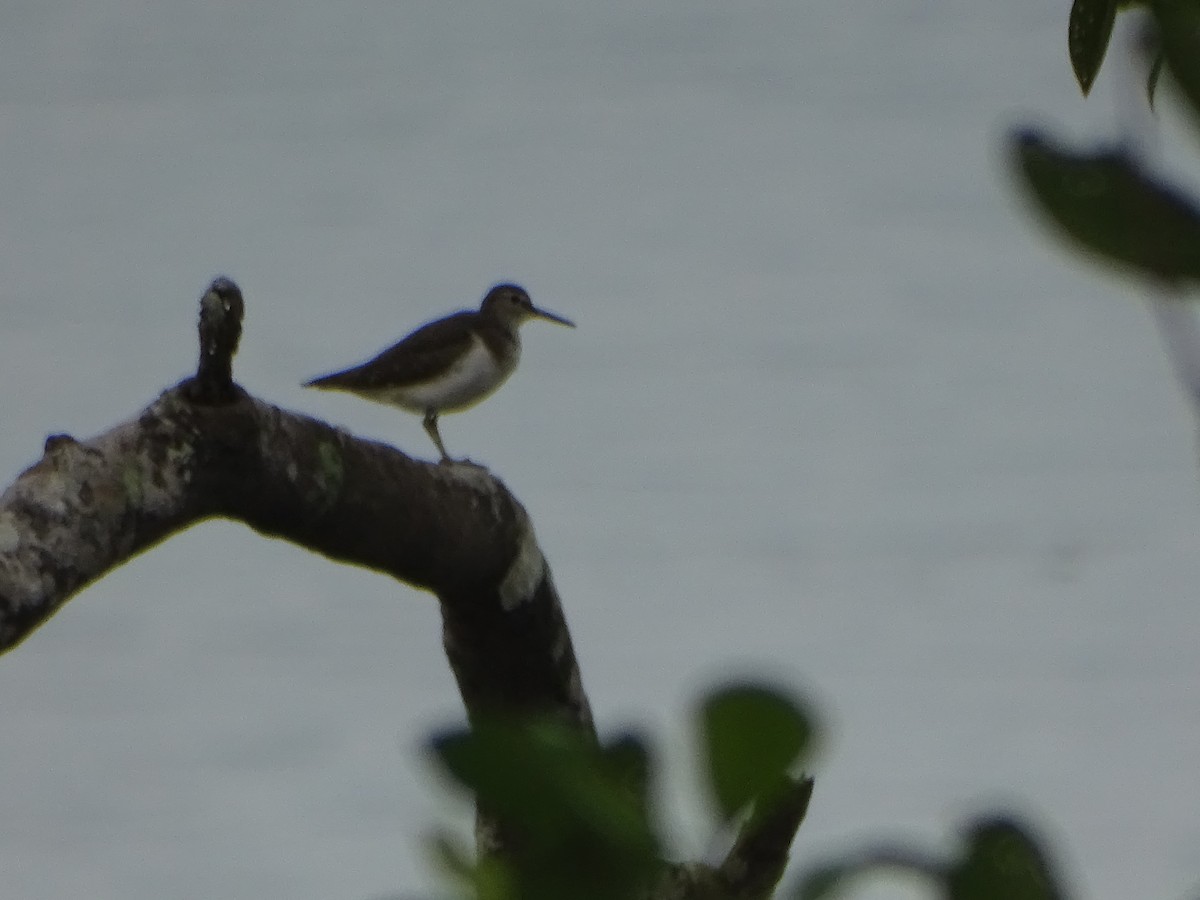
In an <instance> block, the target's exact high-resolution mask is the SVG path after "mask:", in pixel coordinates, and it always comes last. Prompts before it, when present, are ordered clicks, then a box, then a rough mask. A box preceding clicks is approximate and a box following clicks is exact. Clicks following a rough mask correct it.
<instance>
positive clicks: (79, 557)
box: [0, 279, 593, 732]
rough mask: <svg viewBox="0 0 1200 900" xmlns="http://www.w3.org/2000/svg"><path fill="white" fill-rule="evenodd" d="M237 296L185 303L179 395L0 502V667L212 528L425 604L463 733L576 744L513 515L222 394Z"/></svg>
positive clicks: (529, 555) (546, 573)
mask: <svg viewBox="0 0 1200 900" xmlns="http://www.w3.org/2000/svg"><path fill="white" fill-rule="evenodd" d="M241 311H242V300H241V293H240V291H238V289H237V286H236V285H234V284H233V282H231V281H228V280H227V279H217V281H215V282H213V285H212V286H211V287H210V289H209V290H208V291H207V292H206V293H205V295H204V297H203V298H202V300H201V320H200V337H201V345H202V346H201V354H200V365H199V369H198V372H197V375H196V377H195V378H192V379H188V380H187V381H185V382H183V383H182V384H180V385H178V386H176V387H175V388H173V389H171V390H168V391H166V392H165V393H163V394H162V395H161V396H160V397H159V398H158V399H157V400H156V401H154V402H153V403H152V404H151V405H150V406H149V407H147V408H146V409H145V410H143V411H142V412H141V413H140V414H139V415H138V416H137V418H135V419H133V420H131V421H128V422H125V423H122V424H120V425H117V426H115V427H114V428H112V429H110V430H109V431H107V432H105V433H103V434H101V435H98V436H97V437H95V438H93V439H91V440H88V441H83V442H81V441H77V440H75V439H74V438H71V437H68V436H65V435H56V436H53V437H51V438H49V439H47V441H46V448H45V454H44V456H43V457H42V459H41V460H40V461H39V462H37V463H36V464H35V465H34V466H33V467H32V468H30V469H29V470H27V471H26V472H24V473H23V474H22V475H20V476H19V477H18V478H17V480H16V482H15V483H13V484H12V485H11V486H10V487H9V488H8V490H6V491H5V492H4V494H3V495H2V496H0V652H3V651H6V650H9V649H11V648H12V647H14V646H15V645H16V644H17V643H19V642H20V641H22V640H23V639H24V638H26V637H27V636H28V635H29V634H30V633H31V632H32V631H33V630H34V629H36V628H37V626H38V625H40V624H41V623H42V622H43V621H45V620H46V619H47V618H48V617H49V616H50V615H52V614H53V613H54V612H55V611H56V610H58V609H59V608H60V607H61V606H62V604H63V603H65V602H66V601H67V600H68V599H70V598H71V597H72V596H74V595H75V594H76V593H77V592H79V591H80V590H81V589H82V588H83V587H85V586H86V585H87V584H89V583H90V582H92V581H94V580H96V579H98V578H100V577H102V576H103V575H104V574H105V573H106V572H108V571H109V570H110V569H112V568H114V567H116V566H118V565H120V564H121V563H122V562H124V561H125V560H126V559H128V558H130V557H131V556H134V555H135V554H137V553H140V552H142V551H143V550H146V549H148V548H149V547H152V546H153V545H154V544H156V543H157V542H159V541H161V540H163V539H164V538H166V537H169V536H170V535H172V534H174V533H175V532H177V531H180V530H182V529H184V528H186V527H188V526H190V525H192V524H194V523H195V522H198V521H201V520H203V519H207V518H211V517H214V516H223V517H226V518H231V519H236V520H239V521H242V522H245V523H246V524H248V525H249V526H250V527H252V528H254V529H255V530H257V531H259V532H261V533H263V534H267V535H270V536H273V537H280V538H284V539H286V540H289V541H291V542H293V543H296V544H299V545H301V546H304V547H307V548H309V549H310V550H313V551H315V552H318V553H322V554H324V555H326V556H329V557H332V558H334V559H337V560H340V561H343V562H349V563H354V564H357V565H361V566H366V567H368V568H371V569H376V570H378V571H380V572H385V573H387V574H389V575H391V576H392V577H394V578H397V579H399V580H401V581H404V582H406V583H408V584H412V585H415V586H417V587H420V588H425V589H427V590H430V591H432V592H433V593H435V594H436V595H437V597H438V600H439V601H440V604H441V609H442V614H443V622H444V626H445V630H444V642H445V646H446V651H447V655H448V657H449V659H450V664H451V666H452V667H453V669H454V674H455V678H456V679H457V681H458V684H459V688H460V690H461V692H462V696H463V701H464V703H465V705H466V708H467V712H468V715H469V716H470V717H471V718H472V719H474V718H476V717H478V716H479V715H481V714H494V713H497V712H507V711H520V712H531V713H541V714H545V713H553V714H557V715H562V716H564V717H565V718H566V719H567V720H568V721H571V722H574V723H576V724H578V725H579V726H581V727H583V728H584V729H585V730H587V731H589V732H592V731H593V725H592V718H591V712H590V710H589V707H588V702H587V698H586V696H585V694H584V692H583V687H582V684H581V681H580V675H579V669H578V665H577V662H576V659H575V654H574V650H573V648H572V646H571V639H570V634H569V632H568V630H567V626H566V621H565V619H564V616H563V613H562V608H561V605H560V602H559V597H558V594H557V591H556V590H555V587H554V582H553V580H552V578H551V574H550V569H549V566H548V565H547V564H546V561H545V559H544V557H543V556H542V552H541V550H540V549H539V547H538V545H537V539H536V537H535V535H534V532H533V526H532V524H531V523H530V521H529V517H528V516H527V515H526V513H525V510H524V509H523V508H522V507H521V505H520V504H519V503H518V502H517V501H516V499H515V498H514V497H513V496H512V495H511V494H510V493H509V492H508V490H507V489H506V488H505V487H504V485H503V484H502V483H501V482H500V481H499V480H497V479H496V478H494V477H493V476H492V475H491V474H490V473H489V472H488V471H487V470H486V469H484V468H482V467H480V466H476V465H473V464H471V463H451V464H438V465H434V464H429V463H424V462H420V461H417V460H413V459H410V458H409V457H407V456H405V455H404V454H403V453H400V452H399V451H397V450H395V449H394V448H392V447H389V446H387V445H384V444H379V443H374V442H370V441H364V440H359V439H357V438H354V437H352V436H351V435H349V434H347V433H346V432H344V431H340V430H338V429H336V428H333V427H331V426H329V425H326V424H324V423H323V422H320V421H317V420H314V419H311V418H309V417H307V416H302V415H298V414H295V413H290V412H287V411H285V410H282V409H279V408H277V407H275V406H272V405H270V404H268V403H265V402H263V401H261V400H257V399H255V398H253V397H251V396H249V395H248V394H246V393H245V392H244V391H242V390H241V389H240V388H238V387H237V386H236V385H235V384H233V382H232V380H231V378H230V372H231V369H230V365H231V364H230V360H231V358H232V355H233V351H234V350H235V349H236V346H237V341H238V336H239V334H240V322H241Z"/></svg>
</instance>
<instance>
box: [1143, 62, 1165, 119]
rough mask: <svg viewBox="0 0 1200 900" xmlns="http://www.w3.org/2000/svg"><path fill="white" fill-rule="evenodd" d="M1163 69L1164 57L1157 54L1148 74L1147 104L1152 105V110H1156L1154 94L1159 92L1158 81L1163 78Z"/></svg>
mask: <svg viewBox="0 0 1200 900" xmlns="http://www.w3.org/2000/svg"><path fill="white" fill-rule="evenodd" d="M1162 68H1163V56H1162V53H1157V54H1155V56H1154V59H1153V61H1152V62H1151V63H1150V69H1149V71H1148V72H1147V73H1146V102H1147V103H1149V104H1150V108H1151V109H1154V94H1155V92H1156V91H1157V90H1158V80H1159V78H1161V77H1162Z"/></svg>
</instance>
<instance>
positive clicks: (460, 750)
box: [432, 721, 660, 900]
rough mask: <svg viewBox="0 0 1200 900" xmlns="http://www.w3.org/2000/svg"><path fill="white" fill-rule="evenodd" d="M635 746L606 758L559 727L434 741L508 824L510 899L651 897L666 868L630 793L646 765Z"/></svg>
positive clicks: (486, 726)
mask: <svg viewBox="0 0 1200 900" xmlns="http://www.w3.org/2000/svg"><path fill="white" fill-rule="evenodd" d="M635 744H636V741H635V739H633V738H626V739H624V740H623V741H622V742H621V743H620V745H619V750H609V751H602V750H601V749H600V748H599V747H597V746H596V744H595V743H594V742H593V741H592V740H591V739H590V738H589V737H588V736H586V735H584V734H582V733H581V732H579V731H578V730H577V729H574V728H571V727H569V726H566V725H564V724H562V723H559V722H553V721H533V722H512V721H492V722H481V723H477V724H476V725H475V727H474V728H473V729H472V730H470V731H455V732H450V733H447V734H444V735H442V736H440V737H438V738H435V739H434V741H433V743H432V749H433V752H434V753H435V755H436V756H437V757H438V759H439V760H440V762H441V763H442V765H443V766H445V768H446V770H447V771H448V772H449V773H450V774H451V775H452V776H453V777H454V778H455V779H456V780H457V781H458V782H459V783H461V784H462V785H464V786H465V787H467V788H469V789H470V790H472V791H473V792H474V793H475V795H476V799H477V801H478V803H479V806H480V808H482V809H484V810H486V811H487V813H488V815H489V816H492V817H495V818H496V819H497V820H498V821H499V822H500V823H501V826H502V829H503V834H504V838H505V846H504V849H503V861H504V863H505V870H506V872H507V877H508V879H509V881H510V882H511V884H513V885H515V887H514V888H513V891H512V896H513V897H520V898H521V900H540V898H559V897H563V896H571V897H577V898H581V900H601V898H603V900H612V898H624V897H632V896H634V895H635V894H636V893H637V891H639V890H642V889H644V888H645V887H646V885H647V884H648V883H649V882H650V880H651V879H652V878H653V877H654V875H655V874H656V873H657V871H658V867H659V862H660V859H659V851H658V841H657V838H656V836H655V834H654V832H653V831H652V829H651V827H650V824H649V822H648V821H647V814H646V810H645V806H644V804H643V803H642V802H641V800H640V798H639V797H638V796H637V789H636V787H635V785H634V784H633V783H631V782H632V781H633V776H631V774H630V773H631V771H632V770H633V769H639V766H645V765H646V763H645V760H646V758H647V754H646V751H645V748H644V747H642V746H640V745H637V746H635ZM639 777H644V776H643V775H641V774H640V769H639ZM639 783H640V782H639Z"/></svg>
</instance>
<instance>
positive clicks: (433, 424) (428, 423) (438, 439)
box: [424, 409, 450, 462]
mask: <svg viewBox="0 0 1200 900" xmlns="http://www.w3.org/2000/svg"><path fill="white" fill-rule="evenodd" d="M437 419H438V414H437V410H436V409H427V410H425V421H424V425H425V432H426V433H427V434H428V435H429V436H430V437H431V438H433V442H434V443H435V444H436V445H437V448H438V452H439V453H441V454H442V462H450V454H449V453H447V452H446V448H445V447H444V446H443V445H442V436H441V435H440V434H438V427H437Z"/></svg>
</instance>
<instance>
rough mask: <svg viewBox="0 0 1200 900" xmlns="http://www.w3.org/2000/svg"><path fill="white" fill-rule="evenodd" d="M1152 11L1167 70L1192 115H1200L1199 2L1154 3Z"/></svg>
mask: <svg viewBox="0 0 1200 900" xmlns="http://www.w3.org/2000/svg"><path fill="white" fill-rule="evenodd" d="M1153 9H1154V15H1155V18H1157V20H1158V30H1159V34H1158V39H1159V44H1160V46H1161V48H1162V56H1163V59H1164V60H1165V61H1166V66H1167V71H1168V72H1170V73H1171V77H1172V78H1173V79H1174V81H1175V83H1176V84H1178V85H1179V88H1180V90H1181V91H1182V92H1183V95H1184V97H1185V98H1186V99H1187V101H1188V103H1189V104H1190V105H1191V108H1192V112H1193V113H1195V114H1196V115H1200V3H1197V2H1196V0H1154V3H1153Z"/></svg>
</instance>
